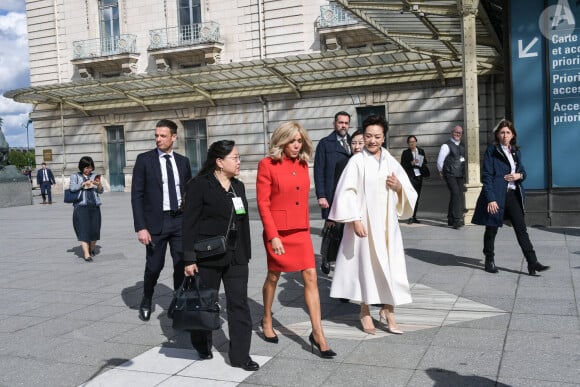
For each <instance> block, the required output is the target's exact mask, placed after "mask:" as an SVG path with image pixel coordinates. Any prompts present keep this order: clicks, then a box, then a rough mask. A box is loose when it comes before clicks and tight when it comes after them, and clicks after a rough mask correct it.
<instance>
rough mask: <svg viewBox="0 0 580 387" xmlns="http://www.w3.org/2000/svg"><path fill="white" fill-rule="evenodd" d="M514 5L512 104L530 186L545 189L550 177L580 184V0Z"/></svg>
mask: <svg viewBox="0 0 580 387" xmlns="http://www.w3.org/2000/svg"><path fill="white" fill-rule="evenodd" d="M577 3H578V4H577ZM509 4H510V43H511V63H512V66H511V68H512V74H511V75H512V77H511V79H512V98H513V103H512V106H513V117H514V124H515V127H516V130H517V133H518V143H519V145H520V146H521V147H522V162H523V163H524V166H525V167H526V170H527V173H528V174H527V179H526V183H525V185H526V187H527V188H532V189H546V188H549V187H548V185H549V181H550V179H549V177H551V183H552V187H550V188H566V187H580V173H578V172H577V169H578V166H579V165H580V30H579V29H578V28H576V20H580V1H577V0H551V1H548V2H544V1H539V0H512V1H510V2H509ZM548 140H549V141H548ZM550 168H551V169H550Z"/></svg>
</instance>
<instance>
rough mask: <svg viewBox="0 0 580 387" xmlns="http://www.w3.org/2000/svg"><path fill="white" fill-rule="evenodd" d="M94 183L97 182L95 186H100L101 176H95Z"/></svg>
mask: <svg viewBox="0 0 580 387" xmlns="http://www.w3.org/2000/svg"><path fill="white" fill-rule="evenodd" d="M93 181H94V182H95V184H99V183H100V182H101V175H97V176H95V179H94V180H93Z"/></svg>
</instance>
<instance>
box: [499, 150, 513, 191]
mask: <svg viewBox="0 0 580 387" xmlns="http://www.w3.org/2000/svg"><path fill="white" fill-rule="evenodd" d="M501 150H502V151H503V153H504V154H505V155H506V157H507V159H508V161H509V162H510V167H511V171H510V173H516V162H515V161H514V157H513V155H512V152H510V147H509V146H505V145H502V146H501ZM508 189H516V183H514V182H513V181H510V182H508Z"/></svg>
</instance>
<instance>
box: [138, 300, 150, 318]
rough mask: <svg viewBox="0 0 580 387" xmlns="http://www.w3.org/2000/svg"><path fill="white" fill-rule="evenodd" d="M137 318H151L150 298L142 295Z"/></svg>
mask: <svg viewBox="0 0 580 387" xmlns="http://www.w3.org/2000/svg"><path fill="white" fill-rule="evenodd" d="M139 318H140V319H141V320H143V321H149V319H150V318H151V299H150V298H147V297H145V296H143V299H142V300H141V305H140V306H139Z"/></svg>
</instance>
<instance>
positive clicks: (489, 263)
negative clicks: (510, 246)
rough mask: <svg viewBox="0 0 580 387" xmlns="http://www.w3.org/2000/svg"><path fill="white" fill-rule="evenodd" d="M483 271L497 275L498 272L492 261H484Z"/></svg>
mask: <svg viewBox="0 0 580 387" xmlns="http://www.w3.org/2000/svg"><path fill="white" fill-rule="evenodd" d="M485 271H487V272H488V273H493V274H495V273H497V272H498V271H499V270H498V269H497V267H495V262H494V261H485Z"/></svg>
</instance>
